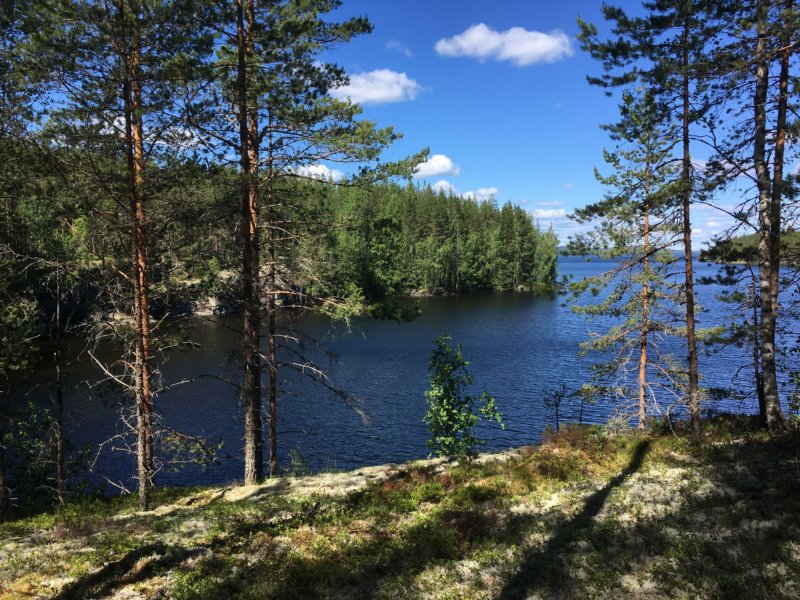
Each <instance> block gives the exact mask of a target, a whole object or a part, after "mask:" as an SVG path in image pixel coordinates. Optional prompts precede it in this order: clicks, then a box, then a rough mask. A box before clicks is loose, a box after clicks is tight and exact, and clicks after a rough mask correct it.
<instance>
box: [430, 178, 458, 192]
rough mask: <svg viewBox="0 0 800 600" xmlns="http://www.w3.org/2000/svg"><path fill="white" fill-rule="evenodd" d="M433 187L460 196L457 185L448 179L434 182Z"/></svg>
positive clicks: (438, 190)
mask: <svg viewBox="0 0 800 600" xmlns="http://www.w3.org/2000/svg"><path fill="white" fill-rule="evenodd" d="M431 188H432V189H433V191H434V192H437V193H439V192H444V193H445V194H449V195H450V196H458V190H457V189H456V186H454V185H453V184H452V183H450V182H449V181H447V180H446V179H440V180H439V181H437V182H436V183H434V184H433V185H432V186H431Z"/></svg>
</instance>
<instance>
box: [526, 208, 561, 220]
mask: <svg viewBox="0 0 800 600" xmlns="http://www.w3.org/2000/svg"><path fill="white" fill-rule="evenodd" d="M531 214H532V215H533V218H534V219H547V220H550V221H552V220H553V219H561V218H563V217H566V216H567V211H566V210H564V209H563V208H549V209H544V208H537V209H536V210H533V211H531Z"/></svg>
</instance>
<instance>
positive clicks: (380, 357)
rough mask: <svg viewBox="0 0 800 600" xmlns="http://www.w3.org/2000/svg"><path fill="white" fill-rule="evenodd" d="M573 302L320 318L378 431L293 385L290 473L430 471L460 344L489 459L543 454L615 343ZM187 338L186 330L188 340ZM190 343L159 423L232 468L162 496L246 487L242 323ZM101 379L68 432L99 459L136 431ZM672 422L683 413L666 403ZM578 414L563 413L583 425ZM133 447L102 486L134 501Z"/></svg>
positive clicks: (287, 398) (114, 454)
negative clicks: (112, 485) (431, 426)
mask: <svg viewBox="0 0 800 600" xmlns="http://www.w3.org/2000/svg"><path fill="white" fill-rule="evenodd" d="M611 266H612V264H611V263H610V262H607V261H602V260H598V259H593V260H591V261H588V262H587V260H586V259H585V258H583V257H562V258H560V259H559V269H560V272H559V276H561V275H564V274H566V275H571V276H573V277H575V278H581V277H583V276H586V275H591V274H595V273H600V272H603V271H606V270H608V269H609V268H611ZM716 271H717V268H716V267H715V266H709V265H703V264H700V263H696V272H697V276H698V277H701V276H703V275H712V274H714V273H716ZM718 292H719V289H718V287H717V286H698V292H697V295H698V301H699V303H700V304H701V305H702V306H703V308H704V310H703V312H701V313H700V314H699V326H701V327H710V326H712V325H716V324H720V323H722V322H724V321H725V312H726V311H727V310H728V309H727V307H724V306H723V305H721V303H719V302H718V301H717V300H715V294H716V293H718ZM567 300H568V299H567V297H566V296H557V297H537V296H532V295H529V294H522V293H509V294H481V295H471V296H461V297H445V298H426V299H422V300H420V307H421V309H422V315H421V316H420V317H419V318H418V319H416V320H415V321H413V322H410V323H403V324H398V323H394V322H385V321H374V320H359V321H357V322H354V323H353V326H352V329H351V331H350V332H346V331H344V330H343V328H342V327H341V326H338V327H337V328H332V326H331V324H330V323H329V322H328V321H326V320H324V319H321V318H307V319H305V320H303V321H302V322H301V324H300V328H301V329H302V330H303V331H304V332H305V333H306V334H308V335H310V336H313V337H315V338H317V339H320V340H321V341H322V342H324V345H325V347H326V348H327V349H328V350H330V351H333V352H334V353H336V355H337V356H338V360H333V359H329V358H328V357H327V355H325V354H322V353H320V352H316V351H315V350H313V349H312V348H311V347H310V346H307V349H308V351H309V353H310V354H311V355H312V356H313V357H314V358H315V359H316V360H317V361H319V363H320V364H321V365H322V366H325V367H326V368H327V369H328V371H329V373H330V376H331V378H332V380H333V381H334V382H335V383H336V385H337V386H338V387H340V388H342V389H344V390H346V391H347V392H348V393H350V394H352V395H353V396H354V397H356V398H358V399H359V400H360V402H361V405H362V407H363V409H364V411H365V412H366V414H367V415H368V417H369V419H368V422H365V421H364V420H363V419H362V418H361V416H360V415H359V414H358V413H357V411H355V410H353V409H352V408H351V407H350V406H348V405H347V403H345V402H343V401H342V400H341V399H340V398H339V397H338V396H336V395H335V394H333V393H331V392H329V391H328V390H326V389H324V388H323V387H321V386H319V385H315V384H313V383H311V382H310V381H309V380H308V378H305V377H302V376H299V375H293V374H289V376H287V377H286V378H285V379H282V381H281V382H280V387H281V390H282V393H281V398H280V401H279V407H278V416H279V421H278V432H279V438H278V447H279V462H280V465H281V466H282V467H284V468H285V467H288V465H289V451H290V450H291V449H293V448H296V449H297V450H299V452H300V453H301V454H302V456H303V457H305V459H306V460H307V461H308V463H309V464H310V466H311V468H312V469H315V470H318V469H323V468H336V469H351V468H355V467H358V466H363V465H372V464H381V463H386V462H398V461H406V460H410V459H415V458H422V457H425V456H426V455H427V453H428V449H427V447H426V445H425V440H426V439H427V434H426V431H425V427H424V425H423V423H422V416H423V414H424V412H425V404H424V398H423V392H424V390H425V389H427V387H428V384H427V365H428V358H429V356H430V352H431V350H432V348H433V340H434V339H435V338H436V337H437V336H439V335H441V334H448V335H450V336H452V337H453V339H454V340H455V341H456V342H458V343H460V344H461V345H462V346H463V351H464V356H465V357H466V359H467V360H469V361H470V363H471V365H470V367H469V370H470V372H471V373H472V375H473V376H474V380H475V386H474V392H475V393H477V394H480V392H481V391H482V390H484V389H486V390H487V391H489V392H490V393H491V394H493V395H494V397H495V399H496V404H497V407H498V409H499V410H500V411H501V413H502V415H503V421H504V423H505V430H501V429H500V428H499V427H497V426H496V425H495V426H493V427H480V428H479V430H478V435H479V437H482V438H484V439H485V440H486V446H485V449H487V450H498V449H502V448H507V447H511V446H518V445H523V444H530V443H533V442H536V441H538V440H539V439H541V434H542V430H543V428H544V426H545V425H546V424H548V423H549V424H552V422H553V421H552V415H551V413H550V411H549V410H548V409H546V408H545V406H544V405H543V401H542V398H543V396H544V394H545V393H546V392H547V391H548V390H555V389H557V388H558V387H559V386H560V385H561V384H562V383H564V384H566V385H567V386H569V387H571V388H573V389H574V388H577V387H580V385H581V384H583V383H584V382H587V381H588V380H589V377H590V365H591V363H592V362H594V361H595V360H596V359H597V357H596V356H591V355H589V356H584V357H581V356H579V344H580V342H582V341H584V340H585V339H586V338H587V335H588V333H589V332H590V331H603V330H604V329H606V328H607V327H608V325H609V324H610V323H611V321H609V320H607V319H606V320H597V321H594V322H590V321H589V320H588V319H587V318H586V317H584V316H581V315H577V314H575V313H574V312H573V311H572V310H570V308H569V307H568V306H565V302H567ZM176 327H177V326H176ZM181 327H182V328H183V331H182V334H183V335H186V336H188V337H189V338H190V339H191V340H193V341H195V342H197V343H198V344H199V347H198V348H196V349H192V350H188V351H174V352H171V353H170V354H169V356H168V359H167V361H166V362H164V363H163V364H161V367H160V372H161V376H162V382H163V383H164V384H165V385H171V384H177V383H178V382H181V381H186V383H183V384H180V385H174V386H173V387H171V388H169V389H167V390H166V391H163V392H162V393H160V394H159V395H158V397H157V399H156V411H157V412H158V413H159V414H160V416H161V419H162V422H163V424H165V425H166V426H168V427H171V428H174V429H175V430H180V431H184V432H188V433H191V434H196V435H203V436H207V437H208V439H209V440H211V441H215V442H216V441H221V442H222V446H221V450H220V451H219V461H218V463H217V464H214V465H211V466H209V467H208V468H200V467H198V466H196V465H188V466H184V467H182V468H180V469H177V470H166V469H165V470H164V471H162V472H160V473H159V475H158V477H157V481H158V483H161V484H179V485H193V484H223V483H227V482H232V481H235V480H237V479H241V477H242V462H241V459H240V455H241V439H242V429H243V419H242V416H241V406H240V404H239V401H238V398H237V392H236V390H235V388H234V387H233V386H231V385H230V384H228V383H225V382H224V380H225V379H229V380H231V381H233V382H239V380H240V370H239V366H238V360H237V347H238V343H239V332H238V330H239V327H240V319H239V318H237V317H225V318H218V319H216V320H211V319H200V318H196V319H191V320H190V321H189V322H188V323H184V324H183V325H182V326H181ZM80 346H81V342H80V340H77V339H76V340H72V342H71V353H72V354H73V356H74V355H76V354H78V351H79V350H80ZM670 349H671V350H672V351H673V352H674V354H675V357H676V358H677V359H680V360H683V359H684V358H685V355H686V350H685V342H684V343H675V344H674V345H673V347H672V348H670ZM749 360H750V358H749V354H748V352H747V350H746V349H738V348H733V347H731V348H725V349H723V350H721V351H720V350H719V349H715V350H714V353H711V354H706V353H705V350H703V352H702V353H701V356H700V369H701V371H702V374H703V382H702V384H703V385H704V386H709V387H727V386H730V385H731V383H732V380H733V379H734V378H735V377H736V376H737V370H738V369H739V368H740V367H741V368H743V370H742V372H741V373H740V374H739V376H740V378H741V379H742V381H746V380H747V379H748V378H750V377H751V372H750V370H749V369H750V368H749V364H750V363H749ZM52 378H53V373H52V372H51V371H50V370H48V369H46V368H42V369H41V370H40V371H39V372H38V373H37V374H36V377H35V381H31V382H27V383H25V384H24V385H20V386H19V388H18V389H17V391H16V394H15V395H16V396H17V397H18V398H19V397H22V396H24V395H28V396H29V397H31V398H33V399H34V401H36V402H40V403H46V402H47V401H48V398H50V397H51V396H52V389H51V388H52V385H51V384H50V382H51V381H52ZM98 378H99V373H98V371H97V369H96V368H95V367H93V366H92V364H91V362H90V361H89V360H88V358H87V357H85V356H83V357H81V358H77V359H75V360H74V361H73V362H72V363H71V364H70V366H69V368H68V369H67V384H68V385H67V388H66V395H65V403H66V407H67V415H66V420H67V424H66V425H67V430H68V431H70V432H72V433H71V437H72V441H73V442H74V443H75V444H77V445H83V444H90V445H92V446H93V447H96V446H97V445H98V444H100V443H101V442H103V441H104V440H107V439H108V438H109V437H111V436H112V435H114V433H116V432H119V431H123V429H124V428H123V426H122V423H121V421H120V408H119V403H120V398H119V396H118V394H117V393H116V392H114V391H110V390H109V389H108V388H107V387H104V386H90V385H89V383H90V382H96V381H97V379H98ZM660 400H661V404H662V408H663V409H666V408H667V407H668V405H669V404H670V403H671V402H672V400H671V399H670V398H660ZM713 407H714V408H716V409H717V410H731V411H745V412H752V411H753V410H754V404H753V402H752V400H746V401H742V400H738V399H723V400H721V401H717V402H715V403H714V404H713ZM614 408H615V404H614V405H612V404H605V403H597V404H592V405H586V406H585V407H584V409H583V420H584V422H603V421H605V420H606V419H607V418H608V417H609V415H611V414H612V412H613V410H614ZM577 410H578V406H577V405H571V406H566V407H562V418H563V413H564V412H566V413H568V416H569V415H570V413H572V416H573V418H574V420H577ZM120 445H121V444H120V441H116V442H114V443H110V444H107V446H106V447H105V449H104V451H103V452H102V453H100V455H99V457H98V460H97V463H96V465H95V467H94V470H95V472H96V473H97V475H98V477H105V478H108V479H110V480H113V481H118V482H122V483H124V484H125V485H127V486H129V487H131V486H132V485H133V482H132V480H131V479H130V475H131V473H132V472H133V460H132V458H131V457H130V456H128V455H126V454H125V453H124V452H121V451H118V450H116V451H115V450H112V447H117V448H119V446H120Z"/></svg>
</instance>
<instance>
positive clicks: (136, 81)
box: [122, 31, 154, 509]
mask: <svg viewBox="0 0 800 600" xmlns="http://www.w3.org/2000/svg"><path fill="white" fill-rule="evenodd" d="M133 33H134V44H133V47H132V49H131V50H130V53H129V54H126V53H123V56H122V62H123V73H124V77H125V80H124V83H123V95H124V102H125V137H126V142H127V154H128V195H129V202H130V207H129V210H130V221H131V271H132V282H133V320H134V338H135V340H134V364H133V371H134V403H135V406H136V434H137V435H136V448H137V452H136V455H137V461H136V462H137V478H138V480H139V506H140V507H141V508H142V509H146V508H147V507H148V505H149V503H150V490H151V487H152V485H153V472H154V461H153V445H152V444H153V438H152V390H151V387H150V379H151V377H150V315H149V298H148V273H147V271H148V264H147V236H146V230H145V223H146V215H145V210H144V131H143V122H142V81H141V48H140V40H138V32H136V31H134V32H133Z"/></svg>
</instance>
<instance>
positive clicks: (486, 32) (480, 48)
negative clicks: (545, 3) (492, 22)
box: [435, 23, 573, 67]
mask: <svg viewBox="0 0 800 600" xmlns="http://www.w3.org/2000/svg"><path fill="white" fill-rule="evenodd" d="M435 48H436V52H438V53H439V55H440V56H468V57H471V58H477V59H479V60H481V61H483V60H487V59H493V60H500V61H509V62H511V63H514V64H515V65H517V66H519V67H527V66H529V65H533V64H536V63H552V62H556V61H559V60H561V59H563V58H566V57H567V56H572V54H573V49H572V41H571V40H570V39H569V37H568V36H567V35H566V34H565V33H564V32H563V31H559V30H557V29H556V30H554V31H551V32H550V33H542V32H541V31H528V30H526V29H523V28H522V27H512V28H511V29H507V30H506V31H495V30H494V29H491V28H490V27H487V26H486V25H485V24H484V23H478V24H477V25H473V26H472V27H470V28H469V29H467V30H466V31H464V32H463V33H459V34H458V35H455V36H453V37H451V38H443V39H441V40H439V41H438V42H436V46H435Z"/></svg>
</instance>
